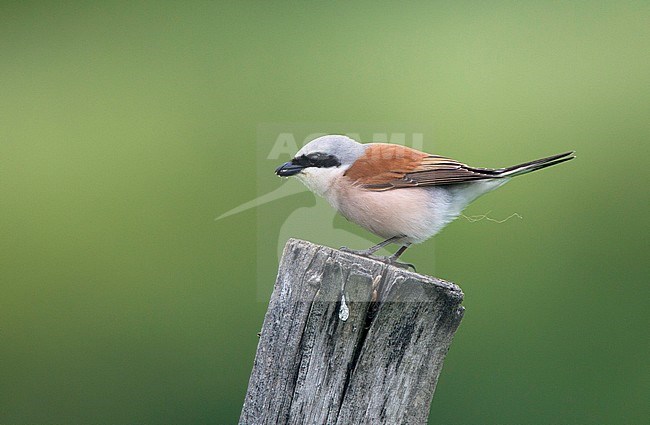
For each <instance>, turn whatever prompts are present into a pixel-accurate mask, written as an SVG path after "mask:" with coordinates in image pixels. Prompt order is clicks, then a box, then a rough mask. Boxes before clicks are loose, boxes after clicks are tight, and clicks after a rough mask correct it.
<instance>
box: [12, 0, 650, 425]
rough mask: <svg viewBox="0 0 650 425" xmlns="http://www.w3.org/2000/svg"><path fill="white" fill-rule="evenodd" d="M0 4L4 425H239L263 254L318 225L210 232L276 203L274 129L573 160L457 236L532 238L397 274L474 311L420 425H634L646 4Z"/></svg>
mask: <svg viewBox="0 0 650 425" xmlns="http://www.w3.org/2000/svg"><path fill="white" fill-rule="evenodd" d="M0 4H1V6H0V83H1V87H2V90H1V92H0V202H1V204H0V226H1V227H0V232H1V233H0V279H1V281H0V285H1V286H0V288H1V293H0V423H2V424H49V423H52V424H54V423H59V424H88V423H107V424H108V423H110V424H131V423H147V424H157V423H160V424H163V423H165V424H198V423H214V424H222V423H223V424H225V423H234V422H236V420H237V418H238V415H239V411H240V408H241V404H242V401H243V396H244V393H245V389H246V385H247V380H248V375H249V372H250V369H251V366H252V361H253V358H254V353H255V348H256V344H257V336H256V333H257V332H258V331H259V329H260V326H261V323H262V320H263V316H264V312H265V311H266V303H267V301H268V296H269V294H270V290H271V287H272V284H273V280H274V274H275V271H276V267H277V264H275V263H274V262H267V263H268V264H267V263H265V265H264V266H263V267H257V266H256V264H257V263H256V258H255V253H256V252H257V251H258V248H259V246H260V244H263V243H266V240H267V239H268V241H269V248H268V249H269V250H274V249H275V245H276V240H277V235H278V232H279V230H278V228H279V226H280V225H281V224H282V221H283V219H284V217H286V216H288V215H289V214H291V213H292V211H294V210H295V209H296V208H299V207H301V206H305V205H310V204H313V203H314V200H313V195H311V194H309V193H306V192H303V193H301V194H298V195H294V196H291V197H287V198H284V199H283V200H280V201H274V202H270V203H267V204H264V205H262V206H260V207H259V208H257V209H250V210H247V211H245V212H242V213H240V214H237V215H233V216H230V217H227V218H225V219H222V220H219V221H215V220H214V218H215V217H217V216H219V215H220V214H222V213H224V212H226V211H228V210H230V209H231V208H234V207H236V206H237V205H239V204H241V203H243V202H246V201H250V200H252V199H255V198H256V197H257V196H258V195H260V193H259V190H258V182H259V181H264V182H266V181H267V179H273V180H272V181H273V183H272V184H273V185H276V186H275V187H278V186H279V185H280V184H282V181H280V180H279V179H276V178H275V177H274V176H273V174H272V168H271V169H269V170H268V172H266V173H262V172H259V171H260V170H259V167H258V164H256V160H255V158H256V155H257V152H258V151H259V148H260V146H259V144H260V143H264V142H265V141H264V140H259V139H258V127H259V125H260V123H264V122H267V123H268V122H271V123H309V122H319V123H323V122H345V123H355V122H377V123H382V122H415V123H427V124H428V125H429V127H428V128H426V129H425V132H424V135H425V137H424V148H425V149H426V150H429V151H435V152H437V153H440V154H444V155H448V156H452V157H455V158H458V159H461V160H463V161H465V162H468V163H470V164H474V165H479V166H504V165H511V164H514V163H517V162H522V161H525V160H529V159H533V158H537V157H541V156H545V155H548V154H553V153H556V152H562V151H565V150H568V149H575V150H576V151H577V154H578V159H577V160H575V161H572V162H570V163H568V164H564V165H562V166H558V167H557V168H554V169H552V170H547V171H543V172H540V173H536V174H533V175H530V176H526V177H522V178H521V179H518V180H516V181H513V182H512V183H510V184H509V185H507V186H506V187H504V188H502V189H500V190H499V191H497V192H495V193H492V194H490V195H488V196H486V197H484V198H482V199H480V200H479V201H477V202H476V203H475V204H473V205H472V206H471V207H470V208H469V209H468V210H467V212H466V213H467V214H468V215H475V214H483V213H485V212H488V211H490V216H491V217H494V218H497V219H501V218H505V217H507V216H509V215H510V214H512V213H514V212H516V213H518V214H520V215H521V216H522V217H523V219H521V220H519V219H511V220H509V221H507V222H505V223H503V224H496V223H493V222H488V221H485V220H484V221H480V222H475V223H470V222H469V221H467V220H464V219H462V218H461V219H459V220H458V221H456V222H455V223H453V224H451V225H450V226H449V227H448V228H447V229H445V230H444V231H443V232H442V234H440V235H439V236H438V237H436V240H435V242H433V241H429V242H427V243H425V244H424V245H421V246H418V247H416V248H413V249H411V250H409V251H408V252H407V254H406V255H405V259H406V260H408V261H410V262H414V263H416V264H418V265H419V266H420V267H419V270H420V271H421V272H424V273H430V274H435V275H436V276H439V277H442V278H446V279H449V280H452V281H454V282H456V283H458V284H459V285H460V286H461V287H462V288H463V290H464V291H465V294H466V299H465V303H464V305H465V307H466V309H467V311H466V315H465V318H464V320H463V323H462V324H461V327H460V329H459V331H458V333H457V336H456V338H455V341H454V343H453V345H452V348H451V351H450V353H449V356H448V358H447V361H446V364H445V367H444V369H443V372H442V375H441V377H440V381H439V383H438V389H437V392H436V394H435V397H434V401H433V405H432V410H431V423H444V424H560V423H562V424H568V423H575V424H604V423H608V424H637V423H639V424H640V423H648V419H649V418H650V409H649V407H648V405H649V403H648V399H649V397H650V373H649V369H648V360H647V358H648V354H649V352H650V350H649V348H650V346H649V343H648V341H649V338H648V325H649V322H650V321H649V319H650V311H649V310H648V300H649V299H650V291H649V289H648V273H649V270H648V207H649V206H650V202H648V201H649V199H648V198H649V197H648V189H647V185H648V178H649V177H650V171H649V167H648V165H647V161H648V154H649V153H650V149H649V148H648V142H649V141H650V47H649V46H650V3H648V2H647V1H639V2H627V1H625V2H622V1H619V2H614V1H584V2H535V3H533V2H421V3H419V4H414V3H411V4H380V3H377V2H366V3H354V4H351V3H343V2H336V3H328V4H310V5H308V4H306V3H276V4H270V3H266V2H259V3H255V2H234V3H232V4H230V5H225V4H223V3H222V2H202V1H201V2H199V1H186V2H162V1H155V2H154V1H152V2H7V1H4V2H2V3H0ZM319 130H320V129H319ZM328 131H331V132H337V131H341V130H340V129H339V128H336V126H333V127H332V128H330V129H328ZM379 131H382V130H381V129H380V130H379ZM269 143H272V141H269ZM283 160H284V159H283ZM258 215H264V216H265V217H267V218H268V219H269V220H271V221H275V222H276V223H277V227H278V228H263V229H260V228H257V227H256V226H255V223H256V222H257V221H256V220H257V216H258ZM335 225H337V226H341V227H342V228H344V229H346V230H349V231H352V232H355V233H356V234H358V235H360V236H363V237H367V234H366V233H364V232H363V231H362V230H359V229H357V228H356V227H355V226H353V225H350V224H348V223H346V222H345V221H344V220H343V219H337V220H335ZM270 227H272V226H270ZM293 236H295V237H301V234H295V235H293ZM312 239H314V238H312ZM373 240H375V239H373ZM314 242H322V241H319V240H314ZM434 245H435V250H434ZM433 251H435V259H434V258H432V257H433V256H434V255H433ZM434 263H435V269H434V267H433V264H434ZM259 282H267V283H266V284H262V286H261V287H260V284H259ZM260 294H261V295H260Z"/></svg>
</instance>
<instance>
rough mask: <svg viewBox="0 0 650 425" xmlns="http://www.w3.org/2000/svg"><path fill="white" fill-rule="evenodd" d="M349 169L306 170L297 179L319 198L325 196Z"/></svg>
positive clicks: (312, 168) (313, 168)
mask: <svg viewBox="0 0 650 425" xmlns="http://www.w3.org/2000/svg"><path fill="white" fill-rule="evenodd" d="M347 168H348V167H331V168H315V167H310V168H305V169H304V170H302V171H301V172H300V173H298V174H296V177H298V179H299V180H300V181H301V182H302V183H303V184H304V185H305V186H307V188H308V189H309V190H311V191H312V192H314V193H315V194H316V195H318V196H325V194H326V193H327V191H328V190H330V188H331V187H332V184H334V182H335V181H336V180H337V179H338V178H339V177H341V176H342V175H343V173H345V170H347Z"/></svg>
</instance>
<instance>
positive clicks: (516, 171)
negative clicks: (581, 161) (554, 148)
mask: <svg viewBox="0 0 650 425" xmlns="http://www.w3.org/2000/svg"><path fill="white" fill-rule="evenodd" d="M574 153H575V151H570V152H565V153H561V154H558V155H553V156H549V157H547V158H542V159H536V160H535V161H530V162H525V163H523V164H518V165H513V166H512V167H507V168H502V169H500V170H497V171H498V172H499V177H514V176H520V175H522V174H527V173H531V172H533V171H536V170H541V169H542V168H546V167H550V166H551V165H555V164H560V163H562V162H565V161H569V160H572V159H573V158H575V156H574V155H573V154H574Z"/></svg>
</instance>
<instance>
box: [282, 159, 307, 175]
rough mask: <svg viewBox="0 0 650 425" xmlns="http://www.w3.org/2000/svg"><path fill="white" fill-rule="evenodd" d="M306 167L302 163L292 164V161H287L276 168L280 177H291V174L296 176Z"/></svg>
mask: <svg viewBox="0 0 650 425" xmlns="http://www.w3.org/2000/svg"><path fill="white" fill-rule="evenodd" d="M303 168H305V167H303V166H302V165H296V164H292V163H291V162H285V163H284V164H282V165H280V166H279V167H278V168H276V169H275V174H277V175H278V176H280V177H289V176H295V175H296V174H298V173H299V172H301V171H302V169H303Z"/></svg>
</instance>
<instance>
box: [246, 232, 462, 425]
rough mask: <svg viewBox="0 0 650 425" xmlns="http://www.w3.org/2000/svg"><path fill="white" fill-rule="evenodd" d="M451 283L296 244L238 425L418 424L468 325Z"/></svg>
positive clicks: (290, 247)
mask: <svg viewBox="0 0 650 425" xmlns="http://www.w3.org/2000/svg"><path fill="white" fill-rule="evenodd" d="M462 300H463V293H462V291H461V290H460V288H459V287H458V286H456V285H454V284H453V283H449V282H445V281H442V280H437V279H434V278H431V277H428V276H422V275H419V274H416V273H412V272H409V271H407V270H402V269H399V268H396V267H392V266H387V265H386V264H384V263H382V262H379V261H375V260H371V259H367V258H364V257H360V256H357V255H353V254H348V253H345V252H341V251H338V250H334V249H331V248H326V247H323V246H318V245H314V244H312V243H309V242H305V241H301V240H295V239H291V240H289V242H287V245H286V246H285V248H284V253H283V255H282V261H281V264H280V269H279V271H278V277H277V281H276V283H275V288H274V290H273V295H272V296H271V301H270V303H269V308H268V311H267V313H266V317H265V319H264V325H263V327H262V332H261V336H260V341H259V344H258V347H257V355H256V356H255V364H254V366H253V371H252V373H251V377H250V381H249V384H248V391H247V394H246V399H245V401H244V407H243V409H242V412H241V417H240V419H239V422H240V423H241V424H274V425H275V424H340V425H349V424H373V425H374V424H407V423H408V424H421V423H426V421H427V417H428V415H429V407H430V405H431V399H432V397H433V392H434V390H435V387H436V382H437V381H438V375H439V374H440V370H441V368H442V363H443V360H444V358H445V355H446V354H447V351H448V349H449V345H450V344H451V340H452V337H453V335H454V332H455V331H456V329H457V327H458V325H459V324H460V321H461V319H462V316H463V307H462V306H461V305H460V304H461V302H462Z"/></svg>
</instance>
